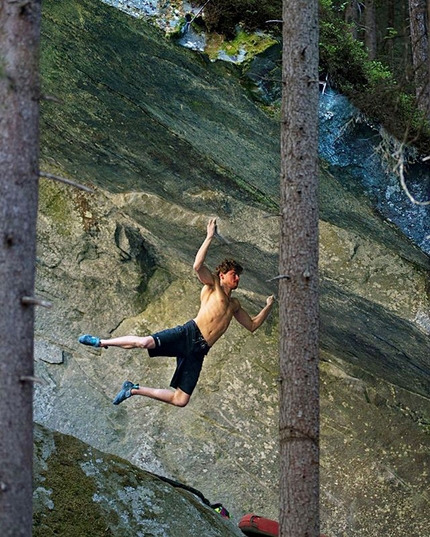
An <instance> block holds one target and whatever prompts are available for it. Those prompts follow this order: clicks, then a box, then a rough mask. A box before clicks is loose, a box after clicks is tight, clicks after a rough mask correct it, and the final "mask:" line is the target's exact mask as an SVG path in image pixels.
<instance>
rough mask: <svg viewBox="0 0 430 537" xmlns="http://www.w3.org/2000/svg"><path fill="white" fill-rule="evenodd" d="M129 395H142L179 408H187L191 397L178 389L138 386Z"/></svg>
mask: <svg viewBox="0 0 430 537" xmlns="http://www.w3.org/2000/svg"><path fill="white" fill-rule="evenodd" d="M131 395H143V396H144V397H149V398H151V399H156V400H157V401H162V402H163V403H169V404H170V405H173V406H179V407H184V406H187V404H188V401H189V400H190V397H191V396H190V395H188V394H187V393H185V392H184V391H182V390H181V389H180V388H176V390H168V389H166V388H147V387H146V386H139V388H135V389H132V390H131Z"/></svg>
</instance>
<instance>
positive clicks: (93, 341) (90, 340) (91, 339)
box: [79, 334, 100, 347]
mask: <svg viewBox="0 0 430 537" xmlns="http://www.w3.org/2000/svg"><path fill="white" fill-rule="evenodd" d="M79 343H82V345H89V346H90V347H100V338H98V337H96V336H90V335H89V334H85V335H84V336H81V337H80V338H79Z"/></svg>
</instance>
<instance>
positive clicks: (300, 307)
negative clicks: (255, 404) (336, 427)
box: [279, 0, 319, 537]
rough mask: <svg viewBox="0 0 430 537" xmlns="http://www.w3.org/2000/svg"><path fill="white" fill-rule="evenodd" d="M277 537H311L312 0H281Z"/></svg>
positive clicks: (314, 416)
mask: <svg viewBox="0 0 430 537" xmlns="http://www.w3.org/2000/svg"><path fill="white" fill-rule="evenodd" d="M283 21H284V24H283V70H282V83H283V97H282V127H281V244H280V265H279V266H280V277H281V279H280V285H279V303H280V304H279V306H280V379H281V386H280V423H279V427H280V458H281V469H280V470H281V477H280V517H279V518H280V536H281V537H286V536H288V537H296V536H297V537H299V536H300V537H303V536H308V537H316V536H317V535H319V386H318V384H319V375H318V340H319V337H318V336H319V334H318V324H319V314H318V198H317V189H318V100H319V90H318V86H319V85H318V35H319V32H318V0H284V2H283Z"/></svg>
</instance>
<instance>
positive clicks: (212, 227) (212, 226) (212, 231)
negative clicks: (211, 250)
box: [207, 218, 218, 239]
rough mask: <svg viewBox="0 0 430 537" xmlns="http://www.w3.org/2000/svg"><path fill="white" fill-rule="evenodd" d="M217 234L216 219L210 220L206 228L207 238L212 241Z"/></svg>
mask: <svg viewBox="0 0 430 537" xmlns="http://www.w3.org/2000/svg"><path fill="white" fill-rule="evenodd" d="M217 233H218V230H217V225H216V218H211V219H210V220H209V223H208V227H207V237H208V238H209V239H212V238H213V237H215V235H216V234H217Z"/></svg>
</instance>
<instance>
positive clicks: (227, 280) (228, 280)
mask: <svg viewBox="0 0 430 537" xmlns="http://www.w3.org/2000/svg"><path fill="white" fill-rule="evenodd" d="M220 278H221V283H222V284H223V285H226V286H227V287H229V288H230V289H237V287H238V285H239V280H240V275H239V274H237V273H236V271H235V270H233V269H232V270H229V271H228V272H225V273H221V274H220Z"/></svg>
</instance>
